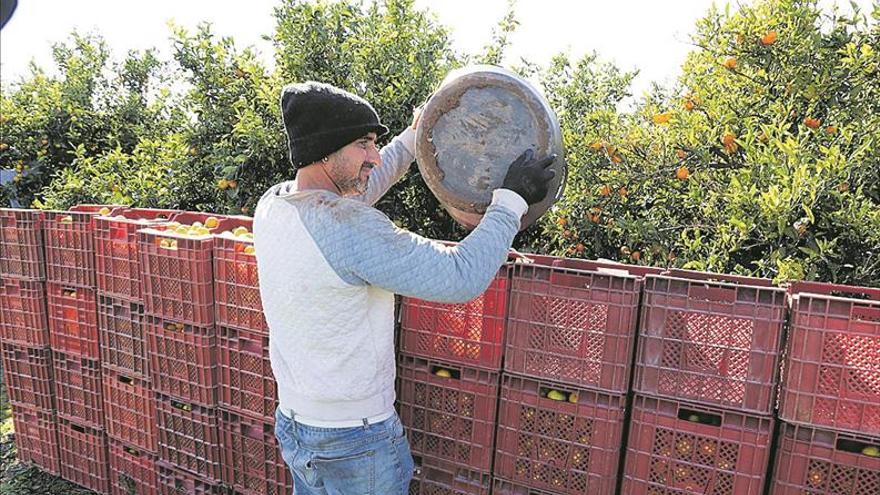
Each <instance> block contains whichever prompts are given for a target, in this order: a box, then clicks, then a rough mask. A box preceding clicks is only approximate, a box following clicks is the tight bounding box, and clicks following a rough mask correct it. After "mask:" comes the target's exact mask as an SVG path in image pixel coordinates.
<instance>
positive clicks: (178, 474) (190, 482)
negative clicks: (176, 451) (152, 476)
mask: <svg viewBox="0 0 880 495" xmlns="http://www.w3.org/2000/svg"><path fill="white" fill-rule="evenodd" d="M156 471H157V474H158V477H159V495H227V494H228V492H227V490H226V488H225V487H223V486H222V485H220V484H219V483H212V482H210V481H207V480H204V479H201V478H199V477H198V476H196V475H193V474H190V473H188V472H186V471H184V470H182V469H180V468H178V467H177V466H174V465H173V464H171V463H168V462H164V461H161V460H159V461H156Z"/></svg>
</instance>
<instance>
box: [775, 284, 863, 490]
mask: <svg viewBox="0 0 880 495" xmlns="http://www.w3.org/2000/svg"><path fill="white" fill-rule="evenodd" d="M789 293H790V295H791V318H790V322H791V323H790V328H789V338H788V344H787V346H786V353H785V366H784V369H783V383H782V387H781V392H780V396H781V397H780V407H779V417H780V419H781V420H782V422H783V424H782V426H781V429H780V438H779V449H778V456H777V459H776V467H775V470H774V476H773V483H772V488H771V493H772V494H773V495H786V494H795V493H798V494H800V493H811V494H816V495H832V494H843V493H845V494H857V493H858V494H861V493H880V364H878V363H880V289H867V288H861V287H849V286H841V285H832V284H824V283H809V282H801V283H796V284H793V285H792V286H791V287H790V289H789Z"/></svg>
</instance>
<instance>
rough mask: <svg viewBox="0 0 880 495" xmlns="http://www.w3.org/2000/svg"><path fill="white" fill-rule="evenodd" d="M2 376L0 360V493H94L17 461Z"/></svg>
mask: <svg viewBox="0 0 880 495" xmlns="http://www.w3.org/2000/svg"><path fill="white" fill-rule="evenodd" d="M2 377H3V364H2V362H0V495H37V494H39V495H95V492H93V491H91V490H86V489H85V488H81V487H79V486H77V485H74V484H73V483H70V482H69V481H65V480H63V479H61V478H59V477H57V476H52V475H51V474H48V473H45V472H43V471H41V470H40V469H38V468H36V467H34V466H31V465H28V464H25V463H21V462H18V457H17V453H16V451H15V428H14V426H13V424H12V405H11V404H10V403H9V399H8V398H7V397H6V385H5V383H3V380H2Z"/></svg>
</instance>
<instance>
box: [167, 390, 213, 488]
mask: <svg viewBox="0 0 880 495" xmlns="http://www.w3.org/2000/svg"><path fill="white" fill-rule="evenodd" d="M156 403H157V411H158V414H159V459H161V460H163V461H167V462H170V463H171V464H174V465H175V466H177V467H179V468H181V469H185V470H187V471H189V472H190V473H193V474H196V475H198V476H199V477H200V478H203V479H206V480H208V481H209V482H210V483H211V484H219V483H220V482H221V480H222V479H223V478H222V473H223V471H222V466H221V465H220V430H219V417H218V412H217V408H216V407H205V406H201V405H199V404H196V403H194V402H181V401H179V400H177V399H174V398H171V397H168V396H165V395H162V394H157V396H156Z"/></svg>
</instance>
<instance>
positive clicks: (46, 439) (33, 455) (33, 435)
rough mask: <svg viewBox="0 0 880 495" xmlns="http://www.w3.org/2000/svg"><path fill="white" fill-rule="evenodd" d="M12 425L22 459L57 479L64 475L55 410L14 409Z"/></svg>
mask: <svg viewBox="0 0 880 495" xmlns="http://www.w3.org/2000/svg"><path fill="white" fill-rule="evenodd" d="M12 423H13V425H14V427H15V448H16V450H17V451H18V452H17V456H18V460H19V461H22V462H28V463H31V464H33V465H35V466H38V467H39V468H40V469H42V470H43V471H46V472H48V473H52V474H54V475H56V476H57V475H59V474H61V464H60V460H61V457H60V455H59V453H58V424H57V420H56V418H55V411H52V410H39V409H34V408H32V407H24V406H16V407H14V408H12Z"/></svg>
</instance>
